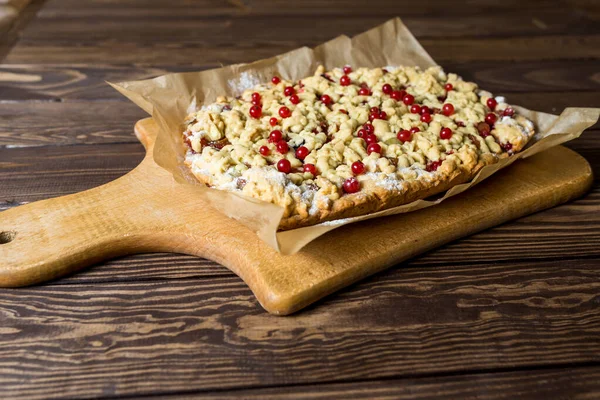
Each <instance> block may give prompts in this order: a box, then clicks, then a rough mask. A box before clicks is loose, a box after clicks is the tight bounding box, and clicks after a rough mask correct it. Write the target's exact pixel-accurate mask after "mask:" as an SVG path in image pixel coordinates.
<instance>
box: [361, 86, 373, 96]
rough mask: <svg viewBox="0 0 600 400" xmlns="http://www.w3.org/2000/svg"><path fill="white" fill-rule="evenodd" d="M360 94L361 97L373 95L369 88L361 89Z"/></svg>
mask: <svg viewBox="0 0 600 400" xmlns="http://www.w3.org/2000/svg"><path fill="white" fill-rule="evenodd" d="M358 94H359V95H360V96H368V95H370V94H371V91H370V90H369V88H366V87H364V88H360V90H359V91H358Z"/></svg>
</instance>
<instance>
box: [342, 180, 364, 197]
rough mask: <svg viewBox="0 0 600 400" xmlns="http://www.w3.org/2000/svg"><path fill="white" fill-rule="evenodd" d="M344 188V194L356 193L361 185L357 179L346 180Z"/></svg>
mask: <svg viewBox="0 0 600 400" xmlns="http://www.w3.org/2000/svg"><path fill="white" fill-rule="evenodd" d="M342 186H343V188H344V192H346V193H356V192H358V191H359V190H360V183H359V182H358V179H356V178H355V177H351V178H348V179H346V180H345V181H344V184H343V185H342Z"/></svg>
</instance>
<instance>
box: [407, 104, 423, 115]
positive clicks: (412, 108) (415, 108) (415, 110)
mask: <svg viewBox="0 0 600 400" xmlns="http://www.w3.org/2000/svg"><path fill="white" fill-rule="evenodd" d="M410 112H411V113H413V114H421V106H420V105H418V104H413V105H412V106H410Z"/></svg>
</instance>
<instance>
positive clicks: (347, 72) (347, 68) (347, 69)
mask: <svg viewBox="0 0 600 400" xmlns="http://www.w3.org/2000/svg"><path fill="white" fill-rule="evenodd" d="M342 69H343V70H344V73H345V74H346V75H348V74H349V73H350V72H352V67H351V66H349V65H344V68H342Z"/></svg>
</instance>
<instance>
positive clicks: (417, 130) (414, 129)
mask: <svg viewBox="0 0 600 400" xmlns="http://www.w3.org/2000/svg"><path fill="white" fill-rule="evenodd" d="M417 132H421V130H420V129H419V127H418V126H413V127H412V128H410V133H417Z"/></svg>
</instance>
